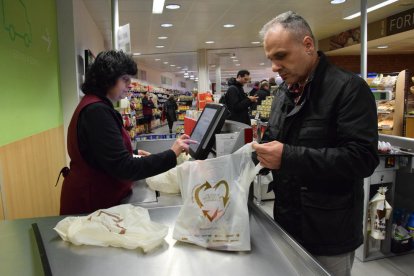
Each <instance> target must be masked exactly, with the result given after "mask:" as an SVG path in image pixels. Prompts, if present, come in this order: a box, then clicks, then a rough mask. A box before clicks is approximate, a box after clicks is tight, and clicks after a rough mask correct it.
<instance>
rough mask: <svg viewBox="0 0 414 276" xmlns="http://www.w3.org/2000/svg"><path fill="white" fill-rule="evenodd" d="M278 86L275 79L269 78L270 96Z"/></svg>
mask: <svg viewBox="0 0 414 276" xmlns="http://www.w3.org/2000/svg"><path fill="white" fill-rule="evenodd" d="M277 87H278V84H277V82H276V79H275V78H274V77H270V78H269V91H270V94H271V95H273V96H274V95H275V93H276V90H277Z"/></svg>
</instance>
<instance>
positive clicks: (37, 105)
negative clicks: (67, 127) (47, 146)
mask: <svg viewBox="0 0 414 276" xmlns="http://www.w3.org/2000/svg"><path fill="white" fill-rule="evenodd" d="M57 43H58V41H57V23H56V4H55V1H54V0H0V146H2V145H5V144H8V143H11V142H13V141H17V140H20V139H22V138H25V137H28V136H30V135H33V134H36V133H39V132H42V131H45V130H48V129H51V128H54V127H57V126H59V125H61V124H62V108H61V101H60V93H59V63H58V45H57Z"/></svg>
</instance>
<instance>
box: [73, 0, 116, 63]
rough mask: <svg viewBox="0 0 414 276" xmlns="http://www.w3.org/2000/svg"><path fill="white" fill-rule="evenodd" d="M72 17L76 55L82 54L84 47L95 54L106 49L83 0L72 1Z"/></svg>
mask: <svg viewBox="0 0 414 276" xmlns="http://www.w3.org/2000/svg"><path fill="white" fill-rule="evenodd" d="M108 16H110V15H108ZM73 19H74V27H75V43H76V44H75V47H76V53H77V54H78V55H81V56H84V50H86V49H89V50H91V51H92V53H94V54H95V55H97V54H98V53H100V52H102V51H104V50H106V49H105V46H104V45H105V43H104V37H103V35H102V34H101V31H100V30H99V29H98V26H97V25H96V23H95V21H93V19H92V16H91V15H90V13H89V11H88V9H87V8H86V6H85V4H84V2H83V0H74V1H73Z"/></svg>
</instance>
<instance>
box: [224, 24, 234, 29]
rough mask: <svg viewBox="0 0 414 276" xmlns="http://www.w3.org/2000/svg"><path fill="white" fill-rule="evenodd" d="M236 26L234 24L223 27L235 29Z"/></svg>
mask: <svg viewBox="0 0 414 276" xmlns="http://www.w3.org/2000/svg"><path fill="white" fill-rule="evenodd" d="M235 26H236V25H234V24H224V25H223V27H224V28H234V27H235Z"/></svg>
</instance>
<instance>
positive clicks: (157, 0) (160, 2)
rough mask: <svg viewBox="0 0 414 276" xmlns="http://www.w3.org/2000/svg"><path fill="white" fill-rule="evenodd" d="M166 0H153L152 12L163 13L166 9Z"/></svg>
mask: <svg viewBox="0 0 414 276" xmlns="http://www.w3.org/2000/svg"><path fill="white" fill-rule="evenodd" d="M164 2H165V0H154V1H153V2H152V13H154V14H161V13H162V10H163V9H164Z"/></svg>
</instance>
